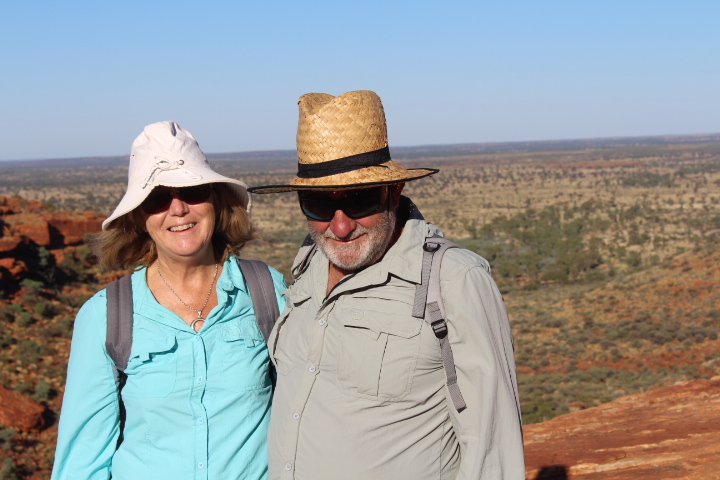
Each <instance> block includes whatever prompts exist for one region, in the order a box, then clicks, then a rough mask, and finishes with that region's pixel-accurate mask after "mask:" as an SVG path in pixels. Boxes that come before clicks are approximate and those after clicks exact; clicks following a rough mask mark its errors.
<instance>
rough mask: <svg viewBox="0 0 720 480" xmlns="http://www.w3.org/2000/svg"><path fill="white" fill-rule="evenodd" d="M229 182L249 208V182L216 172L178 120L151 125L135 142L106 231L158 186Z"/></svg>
mask: <svg viewBox="0 0 720 480" xmlns="http://www.w3.org/2000/svg"><path fill="white" fill-rule="evenodd" d="M217 182H223V183H227V184H228V185H229V186H230V187H231V189H232V190H233V191H234V192H235V195H237V197H238V199H239V200H240V202H241V203H242V205H243V206H244V207H245V208H246V209H247V211H248V212H249V211H250V195H249V194H248V192H247V185H245V184H244V183H243V182H241V181H240V180H233V179H232V178H228V177H225V176H223V175H220V174H219V173H217V172H215V171H214V170H213V169H212V168H210V164H209V163H208V161H207V158H205V155H204V154H203V152H202V150H200V146H199V145H198V143H197V140H195V137H193V136H192V134H191V133H190V132H188V131H187V130H185V129H184V128H182V127H181V126H180V125H178V124H177V123H175V122H169V121H168V122H158V123H153V124H152V125H148V126H147V127H145V130H143V133H141V134H140V136H138V137H137V138H136V139H135V141H134V142H133V144H132V149H131V151H130V166H129V167H128V186H127V191H126V192H125V196H124V197H123V198H122V200H120V203H119V204H118V206H117V207H116V208H115V211H114V212H113V213H112V215H110V216H109V217H108V218H107V219H106V220H105V221H104V222H103V224H102V227H103V230H105V229H107V227H108V225H110V223H111V222H112V221H113V220H115V219H116V218H118V217H121V216H123V215H125V214H126V213H129V212H131V211H133V210H134V209H136V208H137V207H138V206H140V204H141V203H142V202H143V201H144V200H145V199H146V198H147V196H148V195H149V194H150V192H152V190H153V188H155V187H157V186H158V185H162V186H165V187H177V188H179V187H192V186H194V185H203V184H207V183H217Z"/></svg>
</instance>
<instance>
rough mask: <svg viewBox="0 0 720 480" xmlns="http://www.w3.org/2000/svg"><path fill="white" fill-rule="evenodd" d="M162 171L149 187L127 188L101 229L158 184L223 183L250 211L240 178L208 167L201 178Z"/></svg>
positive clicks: (182, 185)
mask: <svg viewBox="0 0 720 480" xmlns="http://www.w3.org/2000/svg"><path fill="white" fill-rule="evenodd" d="M163 173H164V175H163V176H162V177H161V178H158V180H157V181H156V182H155V183H154V185H151V186H149V187H150V188H145V189H140V188H138V187H135V188H133V189H132V191H130V189H128V191H127V192H125V195H124V196H123V198H122V200H120V203H119V204H118V206H117V207H116V208H115V211H113V213H112V215H110V216H109V217H108V218H107V219H106V220H105V221H104V222H103V223H102V228H103V230H106V229H107V227H108V226H109V225H110V223H112V222H113V220H115V219H117V218H120V217H122V216H123V215H126V214H128V213H130V212H132V211H133V210H135V209H136V208H137V207H139V206H140V205H141V204H142V202H143V201H145V199H146V198H147V196H148V195H149V194H150V192H152V190H153V188H155V187H158V186H163V187H175V188H182V187H193V186H196V185H206V184H210V183H225V184H227V185H228V186H229V187H230V188H231V190H232V191H233V193H234V194H235V196H236V197H237V198H238V200H240V203H241V204H242V205H243V206H244V207H245V209H246V210H247V212H248V213H250V207H251V206H252V200H251V198H250V195H249V192H248V189H247V185H246V184H245V183H243V182H241V181H240V180H234V179H232V178H229V177H226V176H224V175H220V174H219V173H216V172H214V171H212V170H211V169H209V168H208V169H207V171H204V172H202V173H204V175H203V177H202V179H201V180H195V179H189V178H188V177H187V176H184V175H167V174H168V173H171V172H163Z"/></svg>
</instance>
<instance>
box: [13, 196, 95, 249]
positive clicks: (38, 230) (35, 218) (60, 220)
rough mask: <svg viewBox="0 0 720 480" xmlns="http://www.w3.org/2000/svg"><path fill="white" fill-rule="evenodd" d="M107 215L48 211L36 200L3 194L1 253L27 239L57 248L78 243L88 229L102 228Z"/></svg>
mask: <svg viewBox="0 0 720 480" xmlns="http://www.w3.org/2000/svg"><path fill="white" fill-rule="evenodd" d="M104 219H105V217H104V216H102V215H99V214H98V213H97V212H93V211H87V212H48V211H46V210H44V207H43V204H42V203H41V202H38V201H35V200H31V201H28V200H23V199H21V198H8V197H0V226H2V229H1V231H2V234H0V253H2V252H11V251H12V250H14V249H15V248H17V246H18V245H20V244H21V243H23V242H32V243H35V244H37V245H40V246H43V247H53V248H63V247H65V246H68V245H78V244H81V243H83V242H84V241H85V236H86V235H87V234H88V233H96V232H99V231H100V230H101V229H102V221H103V220H104Z"/></svg>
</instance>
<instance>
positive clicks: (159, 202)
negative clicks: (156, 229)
mask: <svg viewBox="0 0 720 480" xmlns="http://www.w3.org/2000/svg"><path fill="white" fill-rule="evenodd" d="M211 192H212V185H207V184H206V185H196V186H194V187H182V188H172V187H155V188H154V189H153V191H152V192H150V195H148V196H147V198H146V199H145V201H143V202H142V203H141V204H140V208H142V209H143V212H145V213H147V214H148V215H154V214H156V213H160V212H164V211H165V210H167V209H168V208H170V204H171V203H172V201H173V198H174V196H177V197H178V198H179V199H180V200H182V201H183V202H185V203H187V204H189V205H196V204H198V203H202V202H206V201H207V200H208V198H210V193H211Z"/></svg>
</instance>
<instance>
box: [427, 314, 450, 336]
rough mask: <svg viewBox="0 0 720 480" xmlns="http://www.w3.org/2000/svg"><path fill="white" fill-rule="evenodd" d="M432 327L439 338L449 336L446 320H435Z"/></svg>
mask: <svg viewBox="0 0 720 480" xmlns="http://www.w3.org/2000/svg"><path fill="white" fill-rule="evenodd" d="M430 326H431V327H432V329H433V332H435V336H436V337H437V338H443V337H444V336H445V335H447V331H448V329H447V323H445V319H444V318H441V319H440V320H435V321H434V322H432V323H431V324H430Z"/></svg>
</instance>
